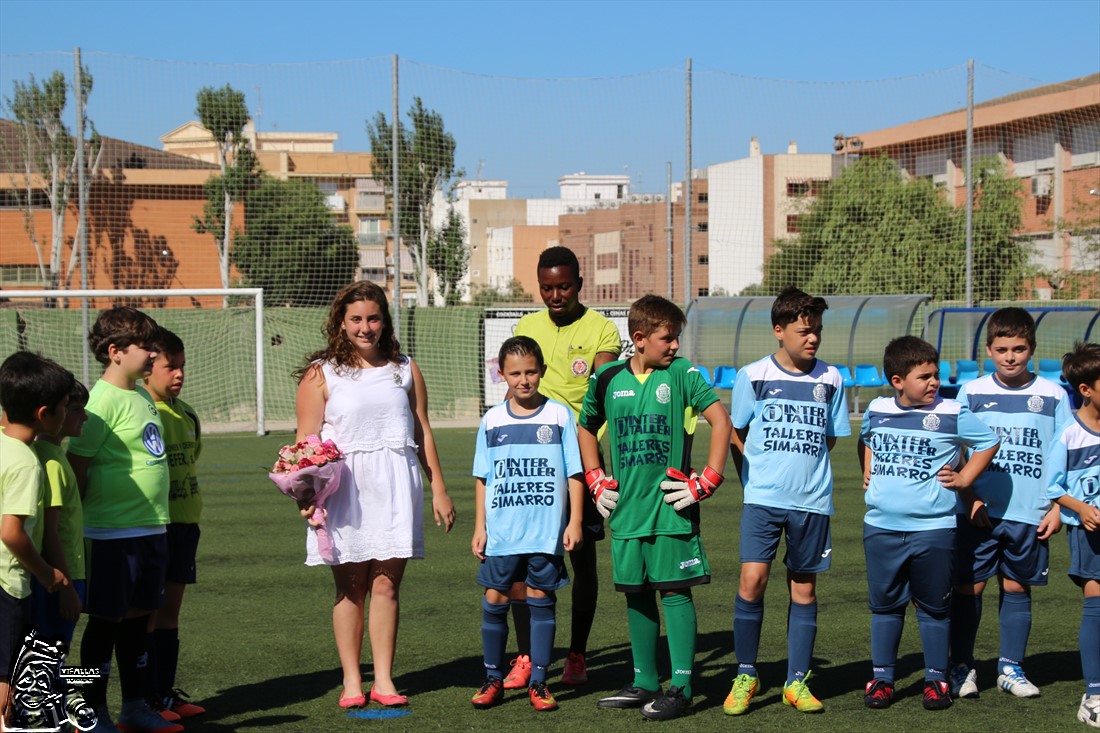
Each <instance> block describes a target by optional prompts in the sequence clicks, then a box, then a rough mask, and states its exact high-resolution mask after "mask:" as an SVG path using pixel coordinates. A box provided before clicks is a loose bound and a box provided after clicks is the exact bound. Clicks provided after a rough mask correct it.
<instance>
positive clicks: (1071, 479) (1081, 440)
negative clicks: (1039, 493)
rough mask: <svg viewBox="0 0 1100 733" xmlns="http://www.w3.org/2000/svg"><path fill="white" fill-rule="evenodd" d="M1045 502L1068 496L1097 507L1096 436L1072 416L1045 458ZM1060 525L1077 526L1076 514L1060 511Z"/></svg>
mask: <svg viewBox="0 0 1100 733" xmlns="http://www.w3.org/2000/svg"><path fill="white" fill-rule="evenodd" d="M1046 461H1047V465H1046V469H1047V498H1049V499H1050V500H1051V501H1054V500H1055V499H1057V498H1058V497H1059V496H1063V495H1065V494H1069V495H1070V496H1072V497H1073V498H1074V499H1080V500H1081V501H1083V502H1085V503H1086V504H1090V505H1092V506H1100V433H1094V432H1093V431H1092V430H1090V429H1089V428H1087V427H1085V426H1084V425H1083V424H1082V423H1081V421H1080V420H1079V419H1078V418H1077V416H1076V415H1075V416H1074V418H1073V420H1072V421H1071V422H1070V423H1069V424H1068V425H1066V426H1065V427H1064V428H1063V429H1062V431H1061V432H1060V433H1058V435H1057V436H1056V437H1055V438H1054V444H1053V445H1052V447H1051V449H1050V451H1049V452H1048V453H1047V456H1046ZM1062 521H1063V522H1065V523H1066V524H1075V525H1078V526H1080V524H1081V518H1080V517H1079V516H1077V512H1071V511H1070V510H1069V509H1066V508H1065V507H1062Z"/></svg>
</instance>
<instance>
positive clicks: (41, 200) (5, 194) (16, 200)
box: [0, 188, 50, 209]
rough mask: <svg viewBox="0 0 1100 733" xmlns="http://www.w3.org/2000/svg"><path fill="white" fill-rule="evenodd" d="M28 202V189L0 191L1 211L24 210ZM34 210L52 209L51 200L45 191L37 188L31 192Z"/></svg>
mask: <svg viewBox="0 0 1100 733" xmlns="http://www.w3.org/2000/svg"><path fill="white" fill-rule="evenodd" d="M26 200H27V191H26V189H11V188H6V189H3V190H0V209H22V208H23V207H24V204H25V202H26ZM30 208H32V209H48V208H50V199H49V197H48V196H47V195H46V191H45V189H41V188H36V189H33V190H32V191H31V206H30Z"/></svg>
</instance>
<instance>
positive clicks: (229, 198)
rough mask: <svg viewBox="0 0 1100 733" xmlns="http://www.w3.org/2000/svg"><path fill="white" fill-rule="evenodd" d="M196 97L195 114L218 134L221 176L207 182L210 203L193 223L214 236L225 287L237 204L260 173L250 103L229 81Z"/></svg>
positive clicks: (227, 280) (212, 131) (205, 188)
mask: <svg viewBox="0 0 1100 733" xmlns="http://www.w3.org/2000/svg"><path fill="white" fill-rule="evenodd" d="M195 99H196V107H195V114H196V115H198V117H199V121H200V122H201V123H202V126H203V127H205V128H206V129H207V130H209V131H210V134H211V135H212V136H213V138H214V146H215V148H216V149H217V153H218V166H219V167H220V168H221V178H220V179H216V178H211V179H209V180H208V181H207V182H206V184H204V186H203V191H204V193H205V194H206V204H205V205H204V206H203V216H202V218H201V219H200V218H199V217H195V219H194V222H193V223H192V227H193V228H194V230H195V231H196V232H199V233H200V234H212V235H213V236H214V244H215V246H216V247H217V249H218V265H219V269H220V271H221V276H222V287H223V288H228V287H229V246H230V243H231V241H232V234H231V228H232V226H233V208H234V206H235V205H236V202H238V201H240V200H241V199H242V198H244V196H245V195H246V194H247V192H248V189H249V187H250V186H251V184H252V183H254V182H255V175H256V158H255V155H254V154H253V153H252V151H251V150H249V148H248V140H247V139H246V138H245V136H244V126H245V125H247V124H248V106H247V105H246V104H245V100H244V92H238V91H237V90H236V89H234V88H233V87H231V86H229V85H228V84H226V85H225V86H224V87H222V88H221V89H215V88H213V87H203V88H202V89H200V90H199V92H198V94H197V95H196V97H195Z"/></svg>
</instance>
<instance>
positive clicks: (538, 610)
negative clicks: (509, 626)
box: [527, 596, 555, 682]
mask: <svg viewBox="0 0 1100 733" xmlns="http://www.w3.org/2000/svg"><path fill="white" fill-rule="evenodd" d="M554 605H555V603H554V599H553V598H549V597H547V598H532V597H531V596H528V597H527V607H528V608H529V609H530V610H531V681H532V682H545V681H546V670H547V669H549V667H550V658H551V657H552V656H553V654H554V629H555V623H554Z"/></svg>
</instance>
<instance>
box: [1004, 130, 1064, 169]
mask: <svg viewBox="0 0 1100 733" xmlns="http://www.w3.org/2000/svg"><path fill="white" fill-rule="evenodd" d="M1054 141H1055V135H1054V130H1046V131H1044V132H1038V133H1035V134H1034V135H1021V136H1020V137H1016V138H1013V139H1012V161H1013V163H1014V164H1015V167H1014V170H1015V173H1016V175H1017V176H1018V177H1020V178H1024V177H1026V176H1033V175H1035V174H1036V173H1040V172H1042V171H1049V170H1053V169H1054Z"/></svg>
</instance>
